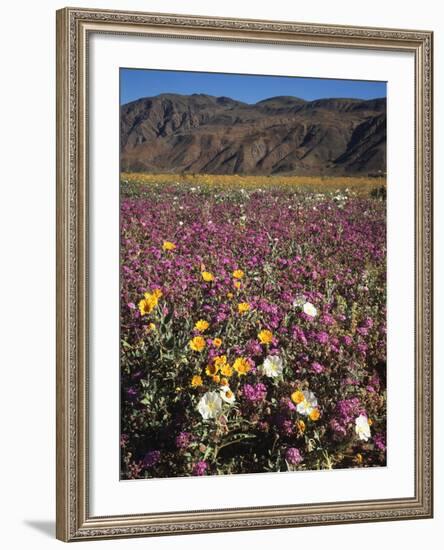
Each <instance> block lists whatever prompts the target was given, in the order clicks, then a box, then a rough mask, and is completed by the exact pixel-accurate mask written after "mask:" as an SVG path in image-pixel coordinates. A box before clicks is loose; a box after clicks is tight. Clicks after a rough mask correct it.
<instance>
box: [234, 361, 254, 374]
mask: <svg viewBox="0 0 444 550" xmlns="http://www.w3.org/2000/svg"><path fill="white" fill-rule="evenodd" d="M233 369H234V370H235V371H236V372H237V374H239V376H242V375H244V374H247V372H248V371H250V370H251V366H250V363H249V362H248V359H246V358H245V357H238V358H237V359H236V361H235V362H234V363H233Z"/></svg>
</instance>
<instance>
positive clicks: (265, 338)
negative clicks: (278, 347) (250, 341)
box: [257, 329, 273, 344]
mask: <svg viewBox="0 0 444 550" xmlns="http://www.w3.org/2000/svg"><path fill="white" fill-rule="evenodd" d="M257 336H258V338H259V341H260V343H261V344H271V342H272V341H273V333H272V332H271V330H266V329H264V330H261V331H260V332H259V334H258V335H257Z"/></svg>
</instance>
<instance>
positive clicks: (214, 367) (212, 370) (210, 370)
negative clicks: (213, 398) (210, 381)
mask: <svg viewBox="0 0 444 550" xmlns="http://www.w3.org/2000/svg"><path fill="white" fill-rule="evenodd" d="M205 372H206V373H207V374H208V376H214V375H215V374H217V373H218V372H219V367H218V366H217V365H215V364H214V363H213V364H212V365H208V366H207V368H206V369H205Z"/></svg>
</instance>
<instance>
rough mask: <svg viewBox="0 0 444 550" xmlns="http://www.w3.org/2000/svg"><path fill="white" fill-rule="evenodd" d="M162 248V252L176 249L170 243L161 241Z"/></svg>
mask: <svg viewBox="0 0 444 550" xmlns="http://www.w3.org/2000/svg"><path fill="white" fill-rule="evenodd" d="M162 248H163V249H164V250H174V249H175V248H176V245H175V244H174V243H172V242H171V241H163V245H162Z"/></svg>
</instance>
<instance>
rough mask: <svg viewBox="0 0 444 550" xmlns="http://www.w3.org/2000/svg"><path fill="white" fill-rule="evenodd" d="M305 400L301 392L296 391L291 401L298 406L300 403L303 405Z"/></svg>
mask: <svg viewBox="0 0 444 550" xmlns="http://www.w3.org/2000/svg"><path fill="white" fill-rule="evenodd" d="M304 399H305V395H304V393H303V392H302V391H301V390H296V391H295V392H293V393H292V394H291V400H292V401H293V403H296V405H299V403H302V401H303V400H304Z"/></svg>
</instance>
